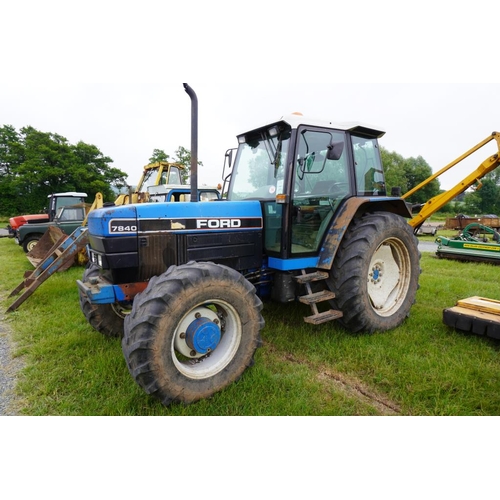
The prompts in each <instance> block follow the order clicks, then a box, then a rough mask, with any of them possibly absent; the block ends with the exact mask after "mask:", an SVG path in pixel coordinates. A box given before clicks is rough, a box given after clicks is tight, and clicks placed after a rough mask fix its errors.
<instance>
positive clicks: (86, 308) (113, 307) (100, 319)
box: [80, 263, 131, 338]
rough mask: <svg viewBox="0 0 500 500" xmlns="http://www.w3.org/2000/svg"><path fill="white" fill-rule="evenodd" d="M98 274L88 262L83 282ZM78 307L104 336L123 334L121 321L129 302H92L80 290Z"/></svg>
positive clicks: (127, 310)
mask: <svg viewBox="0 0 500 500" xmlns="http://www.w3.org/2000/svg"><path fill="white" fill-rule="evenodd" d="M98 276H99V268H98V267H97V266H96V265H95V264H91V263H89V264H88V265H87V268H86V269H85V271H84V273H83V278H82V281H83V282H84V283H85V282H87V281H89V280H90V279H91V278H97V277H98ZM80 309H81V310H82V312H83V315H84V316H85V317H86V318H87V321H88V322H89V323H90V325H91V326H92V327H93V328H94V329H95V330H97V331H98V332H100V333H102V334H103V335H104V336H106V337H112V338H120V337H122V336H123V321H124V319H125V317H126V316H127V315H128V314H129V313H130V309H131V306H130V305H129V304H92V303H91V302H90V301H89V299H88V298H87V297H86V296H85V295H84V294H82V292H80Z"/></svg>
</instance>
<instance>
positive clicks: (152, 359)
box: [122, 262, 264, 405]
mask: <svg viewBox="0 0 500 500" xmlns="http://www.w3.org/2000/svg"><path fill="white" fill-rule="evenodd" d="M261 310H262V302H261V301H260V299H259V298H258V297H257V295H256V293H255V288H254V287H253V286H252V285H251V284H250V283H249V282H248V281H247V280H246V279H245V278H244V277H243V276H242V275H241V274H240V273H238V272H237V271H235V270H233V269H230V268H228V267H226V266H222V265H217V264H213V263H210V262H208V263H189V264H186V265H182V266H178V267H176V266H172V267H171V268H169V270H168V271H167V272H166V273H165V274H163V275H161V276H159V277H155V278H153V279H152V280H151V281H150V283H149V285H148V288H147V289H146V290H145V291H144V292H143V293H141V294H139V295H137V296H136V297H135V300H134V305H133V308H132V312H131V314H130V315H129V316H128V317H127V318H126V319H125V328H124V337H123V340H122V348H123V353H124V356H125V360H126V363H127V366H128V369H129V371H130V373H131V375H132V377H133V378H134V380H135V381H136V382H137V384H138V385H139V386H140V387H142V388H143V389H144V390H145V391H146V393H148V394H151V395H153V396H155V397H157V398H158V399H160V400H161V401H162V403H163V404H164V405H168V404H170V403H172V402H181V403H185V404H189V403H193V402H195V401H198V400H200V399H204V398H208V397H210V396H212V395H213V394H215V393H216V392H218V391H220V390H222V389H224V388H225V387H227V386H228V385H230V384H231V383H233V382H235V381H236V380H238V379H239V378H240V377H241V375H242V374H243V372H244V371H245V370H246V368H247V367H249V366H251V365H253V357H254V354H255V351H256V349H257V348H258V347H260V345H261V338H260V331H261V329H262V328H263V327H264V319H263V318H262V315H261Z"/></svg>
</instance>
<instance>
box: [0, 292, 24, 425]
mask: <svg viewBox="0 0 500 500" xmlns="http://www.w3.org/2000/svg"><path fill="white" fill-rule="evenodd" d="M0 304H1V305H2V309H3V304H4V302H3V300H2V297H0ZM12 349H13V341H12V333H11V330H10V328H9V325H8V324H7V322H6V318H5V314H4V313H2V312H0V416H7V415H10V416H13V415H18V413H17V410H16V397H15V394H14V387H15V385H16V377H17V372H18V371H19V370H20V369H21V367H22V361H21V359H20V358H12Z"/></svg>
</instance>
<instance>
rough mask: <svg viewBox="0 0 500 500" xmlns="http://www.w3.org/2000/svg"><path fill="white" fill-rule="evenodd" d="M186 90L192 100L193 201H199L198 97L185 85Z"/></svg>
mask: <svg viewBox="0 0 500 500" xmlns="http://www.w3.org/2000/svg"><path fill="white" fill-rule="evenodd" d="M183 85H184V90H185V91H186V92H187V94H188V95H189V97H190V98H191V201H192V202H197V201H198V97H197V96H196V93H195V91H194V90H193V89H192V88H191V87H190V86H189V85H188V84H187V83H184V84H183Z"/></svg>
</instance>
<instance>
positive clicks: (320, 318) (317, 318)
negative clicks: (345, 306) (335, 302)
mask: <svg viewBox="0 0 500 500" xmlns="http://www.w3.org/2000/svg"><path fill="white" fill-rule="evenodd" d="M342 316H343V314H342V312H341V311H335V310H333V309H330V310H329V311H325V312H322V313H317V314H313V315H312V316H307V317H305V318H304V321H305V322H306V323H309V324H311V325H322V324H323V323H328V322H330V321H334V320H336V319H339V318H341V317H342Z"/></svg>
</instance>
